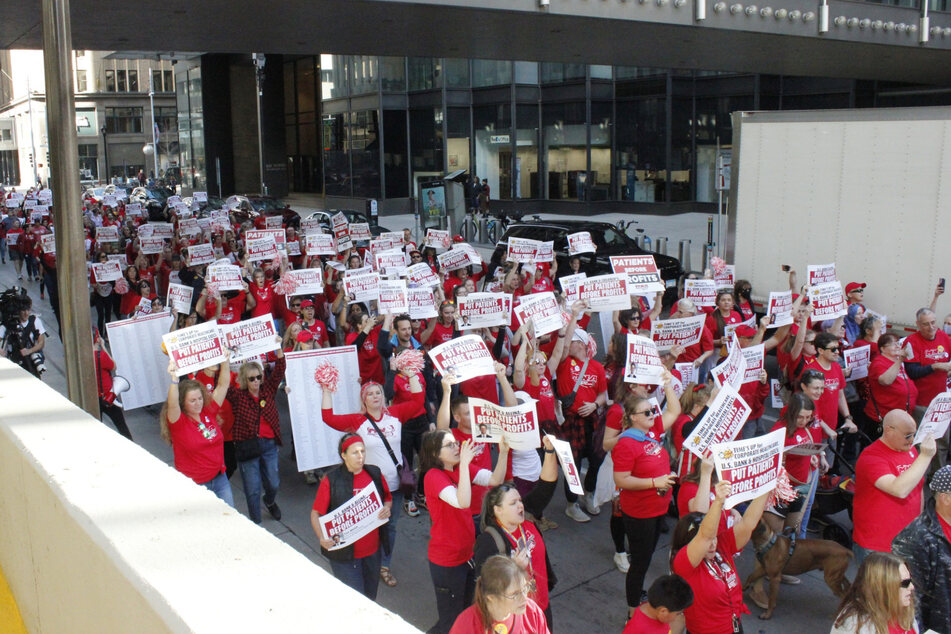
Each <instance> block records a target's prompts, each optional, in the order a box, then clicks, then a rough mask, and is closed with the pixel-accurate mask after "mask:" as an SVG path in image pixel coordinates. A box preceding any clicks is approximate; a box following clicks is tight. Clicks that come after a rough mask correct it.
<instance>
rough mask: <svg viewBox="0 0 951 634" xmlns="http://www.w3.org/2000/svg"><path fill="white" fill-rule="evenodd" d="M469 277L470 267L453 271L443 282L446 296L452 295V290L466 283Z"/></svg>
mask: <svg viewBox="0 0 951 634" xmlns="http://www.w3.org/2000/svg"><path fill="white" fill-rule="evenodd" d="M467 279H469V267H464V268H461V269H456V270H455V271H453V272H452V274H451V275H450V276H449V277H447V278H446V280H445V281H444V282H443V283H442V289H443V292H444V293H446V297H452V290H453V289H454V288H456V287H457V286H462V285H463V284H465V283H466V280H467Z"/></svg>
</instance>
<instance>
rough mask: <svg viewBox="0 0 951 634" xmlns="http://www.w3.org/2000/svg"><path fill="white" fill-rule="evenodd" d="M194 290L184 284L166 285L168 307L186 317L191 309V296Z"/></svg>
mask: <svg viewBox="0 0 951 634" xmlns="http://www.w3.org/2000/svg"><path fill="white" fill-rule="evenodd" d="M194 293H195V289H193V288H192V287H191V286H185V285H184V284H173V283H169V285H168V307H169V308H171V309H173V310H176V311H178V312H180V313H183V314H185V315H187V314H188V313H189V312H191V309H192V295H194Z"/></svg>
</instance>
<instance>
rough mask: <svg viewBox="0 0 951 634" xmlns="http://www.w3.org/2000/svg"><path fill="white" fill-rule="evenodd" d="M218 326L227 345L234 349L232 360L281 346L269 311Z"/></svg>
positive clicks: (248, 357)
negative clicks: (265, 313) (258, 315)
mask: <svg viewBox="0 0 951 634" xmlns="http://www.w3.org/2000/svg"><path fill="white" fill-rule="evenodd" d="M220 328H221V331H222V332H223V333H224V335H225V341H226V344H227V346H228V347H229V348H231V349H232V350H234V354H232V355H231V360H232V361H244V360H246V359H250V358H252V357H256V356H258V355H262V354H267V353H268V352H271V351H273V350H277V349H278V348H280V347H281V342H280V339H279V338H278V336H277V331H275V330H274V318H273V317H272V316H271V314H270V313H268V314H267V315H261V316H260V317H252V318H251V319H245V320H244V321H239V322H237V323H234V324H221V326H220Z"/></svg>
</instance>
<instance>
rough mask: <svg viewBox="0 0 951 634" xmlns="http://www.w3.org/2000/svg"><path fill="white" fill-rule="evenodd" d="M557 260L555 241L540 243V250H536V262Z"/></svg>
mask: <svg viewBox="0 0 951 634" xmlns="http://www.w3.org/2000/svg"><path fill="white" fill-rule="evenodd" d="M554 259H555V241H554V240H549V241H547V242H539V243H538V248H537V249H536V250H535V262H536V263H539V264H541V263H543V262H552V261H554Z"/></svg>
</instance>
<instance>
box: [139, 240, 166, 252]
mask: <svg viewBox="0 0 951 634" xmlns="http://www.w3.org/2000/svg"><path fill="white" fill-rule="evenodd" d="M139 250H140V251H142V253H144V254H145V255H158V254H159V253H162V252H163V251H164V250H165V240H163V239H162V238H139Z"/></svg>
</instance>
